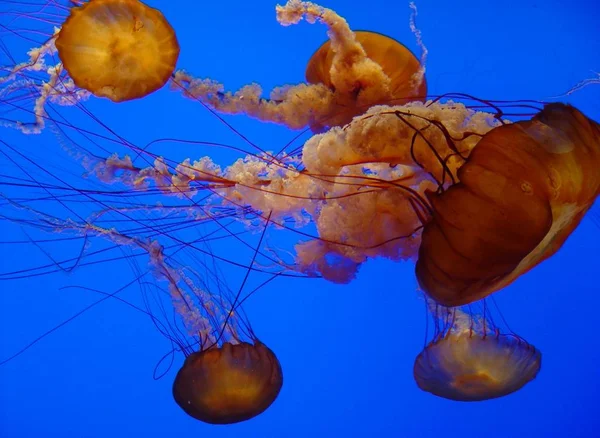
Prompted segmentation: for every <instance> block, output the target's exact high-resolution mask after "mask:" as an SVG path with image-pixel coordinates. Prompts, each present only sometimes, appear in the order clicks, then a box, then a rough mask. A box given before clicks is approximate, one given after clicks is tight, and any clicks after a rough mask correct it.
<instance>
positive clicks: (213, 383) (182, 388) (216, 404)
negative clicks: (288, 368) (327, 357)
mask: <svg viewBox="0 0 600 438" xmlns="http://www.w3.org/2000/svg"><path fill="white" fill-rule="evenodd" d="M282 385H283V374H282V371H281V365H280V364H279V361H278V360H277V357H276V356H275V354H274V353H273V352H272V351H271V350H270V349H269V348H268V347H267V346H266V345H264V344H262V343H261V342H260V341H258V340H256V341H255V342H254V344H250V343H247V342H241V343H238V344H231V343H229V342H226V343H224V344H223V345H222V346H221V347H216V346H214V347H211V348H208V349H206V350H201V351H198V352H196V353H192V354H191V355H189V356H188V357H187V358H186V360H185V363H184V365H183V367H182V368H181V369H180V370H179V372H178V373H177V377H176V378H175V382H174V383H173V397H174V398H175V401H176V402H177V404H178V405H179V406H180V407H181V409H183V410H184V411H185V412H186V413H187V414H189V415H190V416H192V417H194V418H196V419H198V420H200V421H204V422H205V423H211V424H231V423H238V422H240V421H245V420H248V419H250V418H253V417H255V416H257V415H258V414H260V413H261V412H263V411H264V410H265V409H267V408H268V407H269V406H270V405H271V404H272V403H273V401H275V399H276V398H277V395H278V394H279V391H280V390H281V386H282Z"/></svg>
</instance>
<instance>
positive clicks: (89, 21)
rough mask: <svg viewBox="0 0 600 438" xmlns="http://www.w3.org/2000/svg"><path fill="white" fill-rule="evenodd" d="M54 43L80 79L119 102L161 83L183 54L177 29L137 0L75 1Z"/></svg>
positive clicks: (95, 91)
mask: <svg viewBox="0 0 600 438" xmlns="http://www.w3.org/2000/svg"><path fill="white" fill-rule="evenodd" d="M55 44H56V49H57V50H58V55H59V57H60V59H61V61H62V63H63V67H64V69H65V70H66V71H67V72H68V73H69V75H70V76H71V78H72V79H73V82H74V83H75V85H77V86H78V87H80V88H83V89H85V90H88V91H90V92H91V93H93V94H94V95H96V96H99V97H107V98H109V99H111V100H113V101H115V102H122V101H126V100H131V99H137V98H140V97H144V96H146V95H148V94H150V93H152V92H154V91H156V90H158V89H159V88H161V87H162V86H163V85H164V84H165V83H166V82H167V81H168V79H169V78H170V76H171V74H172V73H173V71H174V70H175V63H176V62H177V58H178V56H179V43H178V42H177V38H176V36H175V31H174V30H173V28H172V27H171V25H170V24H169V23H168V22H167V20H166V19H165V17H164V16H163V14H162V13H161V12H160V11H158V10H157V9H154V8H151V7H149V6H147V5H145V4H144V3H142V2H140V1H138V0H94V1H89V2H86V3H83V4H82V5H81V6H80V7H74V8H73V9H72V10H71V14H70V15H69V17H68V18H67V20H66V21H65V23H64V24H63V26H62V28H61V30H60V32H59V34H58V37H57V38H56V42H55Z"/></svg>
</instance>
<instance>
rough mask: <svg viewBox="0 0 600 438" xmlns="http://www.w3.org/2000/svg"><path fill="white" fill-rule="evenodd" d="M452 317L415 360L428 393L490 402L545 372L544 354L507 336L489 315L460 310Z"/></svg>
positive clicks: (416, 375)
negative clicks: (477, 316)
mask: <svg viewBox="0 0 600 438" xmlns="http://www.w3.org/2000/svg"><path fill="white" fill-rule="evenodd" d="M436 307H438V309H439V308H440V307H441V306H436ZM448 316H449V318H448ZM446 318H447V321H449V325H448V326H447V328H446V329H445V330H442V332H440V333H438V334H437V335H436V336H435V337H434V339H433V341H432V342H430V343H429V344H428V345H427V346H426V347H425V349H424V350H423V351H422V352H421V353H419V355H418V356H417V358H416V359H415V364H414V368H413V375H414V378H415V381H416V382H417V385H418V386H419V388H420V389H422V390H423V391H426V392H429V393H432V394H434V395H437V396H439V397H443V398H446V399H450V400H456V401H483V400H489V399H493V398H498V397H503V396H505V395H508V394H511V393H513V392H515V391H518V390H519V389H521V388H522V387H523V386H525V385H526V384H527V383H529V382H530V381H531V380H533V379H534V378H535V377H536V375H537V374H538V372H539V371H540V367H541V360H542V355H541V353H540V351H539V350H537V349H536V348H535V347H534V346H533V345H530V344H528V343H527V342H526V341H525V340H523V339H522V338H520V337H518V336H516V335H514V334H501V333H500V331H499V330H497V329H494V328H493V326H492V325H491V322H489V321H486V320H485V316H484V317H482V318H481V319H479V318H475V319H473V318H470V317H469V316H468V315H467V314H466V313H464V312H463V311H461V310H460V309H458V308H457V309H451V310H450V309H448V313H447V314H446Z"/></svg>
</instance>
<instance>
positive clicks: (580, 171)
mask: <svg viewBox="0 0 600 438" xmlns="http://www.w3.org/2000/svg"><path fill="white" fill-rule="evenodd" d="M599 169H600V125H598V123H596V122H594V121H593V120H590V119H589V118H587V117H586V116H585V115H584V114H582V113H581V112H580V111H578V110H577V109H575V108H574V107H572V106H569V105H564V104H560V103H554V104H549V105H546V106H545V107H544V109H543V110H542V111H540V112H539V113H538V114H536V115H535V116H534V117H533V118H532V119H531V120H525V121H520V122H516V123H513V124H509V125H505V126H501V127H498V128H495V129H493V130H491V131H490V132H488V133H487V134H486V135H485V136H484V137H483V138H482V139H481V141H479V143H478V144H477V146H476V147H475V148H474V149H473V151H472V152H471V155H470V156H469V157H468V159H467V160H466V163H465V164H464V165H463V166H462V167H461V168H460V169H459V170H458V172H457V177H458V180H459V182H457V183H456V184H454V185H452V186H451V187H450V188H448V190H445V191H444V192H441V193H429V196H428V199H429V201H430V202H431V207H432V210H433V215H432V220H431V221H430V222H429V223H427V225H426V226H425V229H424V231H423V236H422V243H421V247H420V249H419V260H418V262H417V266H416V273H417V278H418V280H419V284H420V285H421V287H422V288H423V290H425V291H426V292H427V293H428V294H429V296H430V297H432V298H433V299H435V300H436V301H437V302H438V303H441V304H443V305H446V306H458V305H463V304H468V303H471V302H473V301H476V300H478V299H480V298H484V297H486V296H487V295H489V294H491V293H492V292H494V291H497V290H499V289H501V288H503V287H505V286H506V285H508V284H510V283H511V282H513V281H514V280H515V279H516V278H518V277H519V276H520V275H522V274H524V273H525V272H527V271H529V270H530V269H532V268H533V267H535V266H536V265H537V264H539V263H540V262H542V261H543V260H545V259H547V258H548V257H551V256H552V255H553V254H554V253H556V251H558V249H559V248H560V247H561V246H562V244H563V243H564V242H565V240H566V239H567V238H568V237H569V235H570V234H571V233H572V232H573V230H574V229H575V228H576V227H577V225H578V224H579V222H580V221H581V219H582V218H583V216H584V215H585V214H586V212H587V211H588V210H589V209H590V207H591V206H592V205H593V203H594V201H595V200H596V198H597V197H598V195H599V194H600V171H599Z"/></svg>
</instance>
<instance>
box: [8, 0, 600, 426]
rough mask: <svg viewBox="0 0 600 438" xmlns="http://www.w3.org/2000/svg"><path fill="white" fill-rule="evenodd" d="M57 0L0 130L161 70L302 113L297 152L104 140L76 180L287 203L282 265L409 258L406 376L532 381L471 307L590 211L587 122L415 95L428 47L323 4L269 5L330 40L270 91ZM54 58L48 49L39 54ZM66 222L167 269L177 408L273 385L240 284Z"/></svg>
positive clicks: (232, 407) (150, 79)
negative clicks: (301, 79) (413, 335)
mask: <svg viewBox="0 0 600 438" xmlns="http://www.w3.org/2000/svg"><path fill="white" fill-rule="evenodd" d="M64 11H65V16H66V19H65V20H64V22H63V23H62V24H61V26H60V27H59V28H57V29H56V31H55V32H54V33H53V34H52V35H50V36H49V39H48V40H47V42H46V43H45V44H44V45H42V46H41V47H38V48H36V49H34V50H32V51H30V52H29V55H30V59H29V60H28V61H25V62H23V63H21V64H15V65H13V66H11V67H10V69H8V70H5V74H4V76H3V77H2V78H1V79H0V80H1V81H2V82H1V83H0V85H1V86H2V89H0V93H1V94H0V96H2V102H3V105H19V104H21V102H19V101H17V99H14V100H11V99H10V95H11V93H13V92H14V91H15V90H17V89H19V88H20V87H22V86H23V85H22V84H24V83H27V81H28V79H27V78H28V76H27V75H28V72H34V71H35V72H40V71H42V72H45V73H47V79H46V80H45V81H43V82H40V83H38V84H31V83H28V84H27V86H28V87H34V88H35V93H34V95H35V104H34V106H33V108H32V109H31V111H30V113H31V114H32V116H33V118H34V121H33V122H30V123H25V122H24V121H20V120H19V121H14V123H12V126H14V127H16V128H18V129H20V130H21V131H23V132H24V133H37V132H40V131H41V130H42V129H43V128H44V127H45V125H46V124H47V123H49V122H50V121H51V118H50V117H48V115H47V112H46V109H45V108H46V106H47V105H50V104H55V105H67V106H77V105H79V104H80V102H81V101H83V100H84V99H87V98H89V97H90V96H91V95H93V96H96V97H100V98H108V99H110V100H112V101H114V102H116V103H118V102H123V101H128V100H132V99H140V98H144V97H145V96H147V95H148V94H150V93H153V92H155V91H156V90H158V89H160V88H162V87H163V86H164V85H165V84H167V83H170V86H171V88H172V89H173V90H176V91H179V92H181V93H182V94H183V95H184V96H186V97H188V98H190V99H194V100H196V101H198V102H200V103H201V104H202V105H203V106H205V107H206V108H208V109H209V110H210V111H214V112H215V113H216V114H244V115H248V116H250V117H253V118H257V119H259V120H261V121H267V122H273V123H278V124H282V125H285V126H287V127H289V128H290V129H304V128H309V129H310V130H311V131H312V133H313V135H312V137H310V139H308V140H307V141H306V142H305V144H304V145H303V147H302V150H301V151H300V150H297V151H295V152H293V153H290V152H288V153H281V154H271V153H267V152H260V153H257V154H249V155H248V156H246V157H244V158H243V159H240V160H238V161H237V162H235V163H234V164H232V165H230V166H229V167H226V168H224V169H221V167H219V166H218V165H217V164H216V163H214V162H213V161H212V160H211V158H210V157H203V158H201V159H198V160H196V161H193V162H192V161H190V160H189V159H188V160H185V161H183V162H181V163H179V164H178V165H172V164H169V163H167V162H166V161H165V160H164V159H162V158H160V157H157V158H156V159H155V160H154V162H153V163H150V165H149V166H146V167H139V166H136V165H135V164H134V161H133V160H132V159H131V157H130V156H129V155H124V156H119V155H117V154H114V155H111V156H108V157H104V158H101V159H98V157H95V159H94V160H88V161H86V163H87V166H88V176H89V177H93V178H97V179H98V180H99V181H102V182H104V183H111V184H121V185H123V186H127V187H130V188H132V189H143V188H147V187H154V188H156V189H157V190H158V191H160V193H163V194H165V195H168V196H176V197H179V198H180V199H184V200H186V199H190V200H191V199H192V198H193V197H195V196H197V195H198V193H199V192H200V190H199V189H202V191H203V192H208V193H209V196H207V197H206V198H205V199H203V201H202V210H201V211H200V212H199V211H196V212H195V214H196V217H197V218H198V219H209V218H210V217H211V216H212V215H216V214H218V212H219V211H221V210H219V209H222V208H224V207H229V208H231V209H234V210H235V211H237V212H238V214H237V215H234V216H235V217H236V219H237V220H238V221H240V222H243V223H245V225H246V226H248V227H252V226H256V218H258V219H259V223H260V226H264V227H267V226H280V227H284V226H285V221H286V220H289V219H290V218H291V219H292V220H294V221H295V222H296V225H297V226H298V227H300V228H301V227H302V226H303V225H306V223H307V222H310V223H311V224H312V225H313V226H315V227H316V230H317V233H318V235H317V236H310V234H309V233H306V234H305V236H307V237H308V240H304V241H302V242H299V243H298V244H297V245H296V246H295V255H294V263H292V264H289V263H287V264H285V263H283V262H281V264H280V266H283V267H284V268H285V269H287V270H290V271H294V272H297V273H300V274H303V275H307V276H321V277H323V278H325V279H327V280H330V281H334V282H338V283H346V282H349V281H351V280H352V279H353V277H354V276H355V275H356V272H357V270H358V268H359V267H360V265H361V264H362V263H363V262H365V261H366V260H367V259H369V258H374V257H387V258H390V259H393V260H414V261H415V262H416V265H415V273H416V278H417V281H418V284H419V288H420V292H422V294H423V299H424V301H425V303H426V305H427V308H428V311H429V313H430V316H431V317H432V318H433V319H434V321H435V332H434V335H433V337H432V338H431V339H430V341H429V342H428V343H427V344H426V346H425V348H424V349H423V351H422V352H421V353H420V354H419V355H418V356H417V358H416V360H415V363H414V378H415V381H416V383H417V385H418V386H419V388H421V389H422V390H424V391H427V392H430V393H432V394H434V395H437V396H440V397H444V398H447V399H451V400H461V401H480V400H486V399H491V398H496V397H501V396H504V395H507V394H510V393H512V392H514V391H517V390H519V389H520V388H522V387H523V386H524V385H526V384H527V383H528V382H530V381H531V380H532V379H534V378H535V376H536V375H537V373H538V372H539V370H540V366H541V353H540V351H539V350H537V349H536V348H535V347H534V346H533V345H531V344H529V343H528V342H526V341H525V340H524V339H522V338H521V337H519V336H518V335H516V334H514V333H512V332H510V333H504V332H501V331H500V330H499V329H498V327H497V326H496V325H495V324H494V323H493V321H492V320H491V319H490V318H489V317H488V315H487V314H486V313H485V312H483V313H473V312H470V311H469V310H467V309H469V308H471V307H470V305H472V304H474V303H477V302H480V303H481V302H483V301H481V300H485V299H486V297H489V296H490V295H491V294H493V293H495V292H497V291H499V290H501V289H502V288H504V287H506V286H507V285H509V284H510V283H512V282H513V281H514V280H515V279H517V278H518V277H519V276H521V275H522V274H524V273H526V272H527V271H529V270H530V269H532V268H534V267H535V266H537V265H538V264H539V263H541V262H542V261H544V260H545V259H547V258H549V257H551V256H552V255H553V254H555V253H556V252H557V251H558V250H559V248H560V247H561V246H562V245H563V243H564V242H565V240H566V239H567V238H568V237H569V235H570V234H571V233H572V232H573V230H574V229H575V228H576V227H577V226H578V224H579V223H580V221H581V220H582V218H583V217H584V215H585V214H586V212H587V211H588V210H589V209H590V207H591V206H592V204H593V203H594V201H595V199H596V198H597V197H598V195H599V194H600V171H598V170H599V169H600V125H599V124H598V123H596V122H595V121H593V120H591V119H589V118H588V117H586V116H585V115H584V114H582V113H581V112H580V111H578V110H577V109H576V108H574V107H572V106H570V105H567V104H562V103H550V104H546V105H543V107H542V108H539V107H536V106H533V105H531V106H523V108H522V109H523V110H524V111H525V112H528V114H525V115H526V116H527V117H525V116H523V117H521V120H519V121H513V122H511V121H509V120H508V119H506V117H505V114H504V113H503V110H502V106H501V105H500V104H494V103H492V102H484V101H477V100H476V99H474V98H470V99H467V100H468V101H470V102H472V103H473V105H471V106H469V105H465V104H463V103H460V102H457V101H456V100H460V99H461V98H464V97H466V96H460V95H448V96H442V97H437V98H431V97H430V98H428V95H427V85H426V78H425V65H424V61H425V59H424V58H425V54H426V52H425V51H424V53H423V56H421V58H420V59H419V58H417V57H416V56H415V55H413V53H411V51H409V50H408V49H407V48H406V47H404V46H403V45H402V44H400V43H399V42H397V41H395V40H393V39H391V38H389V37H387V36H384V35H382V34H378V33H375V32H368V31H360V32H353V31H352V30H351V29H350V28H349V26H348V23H347V22H346V21H345V20H344V19H343V18H342V17H340V16H338V15H337V14H336V13H335V12H334V11H332V10H330V9H327V8H324V7H321V6H318V5H316V4H313V3H310V2H302V1H299V0H290V1H288V2H287V4H285V5H284V6H277V20H278V21H279V22H280V23H281V24H282V25H285V26H287V25H291V24H295V23H298V22H299V21H300V20H302V19H305V20H306V21H308V22H310V23H315V22H318V23H322V24H324V25H325V26H326V27H327V29H328V36H329V40H328V41H327V42H325V43H324V44H323V45H322V46H321V47H320V48H318V50H317V51H316V52H315V53H314V55H313V56H312V57H311V58H310V60H309V62H308V66H307V68H306V83H301V84H298V85H292V86H286V87H281V88H276V89H274V90H273V91H272V92H271V94H270V96H269V97H268V98H264V97H262V90H261V89H260V87H259V86H257V85H248V86H246V87H243V88H241V89H240V90H238V91H237V92H227V91H225V90H224V87H223V85H221V84H220V83H218V82H216V81H213V80H209V79H198V78H194V77H193V76H192V75H191V74H189V73H187V72H184V71H176V63H177V60H178V56H179V52H180V49H179V45H178V42H177V38H176V34H175V30H174V29H173V28H172V27H171V25H170V24H169V22H168V21H167V20H166V18H165V17H164V16H163V14H162V13H161V12H160V11H158V10H157V9H154V8H151V7H149V6H147V5H145V4H144V3H142V2H140V1H138V0H89V1H87V2H83V1H82V2H75V4H74V5H73V6H72V7H65V8H64ZM412 24H413V25H414V23H412ZM415 32H416V33H417V36H419V35H418V31H417V30H415ZM54 55H57V56H58V58H59V60H58V62H57V63H55V64H53V65H48V64H47V62H48V61H49V60H52V59H55V58H53V57H54ZM452 99H454V100H452ZM482 108H483V109H486V110H488V111H482V110H481V109H482ZM4 124H9V123H7V122H6V121H5V122H4ZM248 209H251V211H252V212H253V213H254V216H253V220H247V215H246V214H245V213H244V212H247V211H248ZM307 218H308V219H307ZM55 225H56V224H55ZM67 228H70V229H72V230H73V231H78V232H81V233H86V235H91V236H98V237H101V238H104V239H108V240H109V241H112V242H115V243H118V244H119V245H129V246H133V247H136V248H138V249H141V250H143V251H145V252H147V254H148V256H149V258H150V264H151V266H152V267H153V272H154V275H155V277H156V278H157V279H159V280H160V281H163V282H166V284H168V291H169V294H170V298H171V301H172V305H173V307H174V309H175V311H176V312H177V313H178V315H179V316H180V318H181V320H182V321H183V324H184V326H185V328H186V330H187V331H188V333H189V334H190V336H191V337H192V338H193V339H194V340H195V344H196V345H197V346H198V348H196V349H194V348H193V345H194V344H191V343H188V344H184V343H183V342H182V343H181V344H180V345H179V346H180V349H181V351H182V352H183V353H184V354H185V356H186V359H185V362H184V364H183V366H182V368H181V369H180V370H179V372H178V373H177V376H176V378H175V381H174V383H173V396H174V399H175V401H176V402H177V404H178V405H179V406H180V407H181V408H182V409H183V410H184V411H185V412H186V413H187V414H189V415H190V416H192V417H194V418H196V419H198V420H201V421H203V422H207V423H213V424H229V423H235V422H239V421H244V420H248V419H250V418H253V417H255V416H257V415H258V414H260V413H261V412H263V411H265V410H266V409H267V408H268V407H269V406H270V405H271V404H272V403H273V402H274V401H275V399H276V398H277V396H278V394H279V392H280V389H281V387H282V384H283V374H282V368H281V365H280V363H279V361H278V359H277V357H276V355H275V354H274V352H273V351H272V350H271V349H269V348H268V347H267V346H266V345H265V344H263V343H262V342H260V340H259V339H258V338H257V337H256V336H255V335H254V333H253V332H252V329H251V328H250V325H249V323H248V322H247V320H246V319H245V317H244V316H243V312H241V308H240V305H241V303H240V300H239V297H237V296H236V297H234V296H228V295H226V294H224V293H223V292H217V291H211V290H208V289H205V288H202V287H199V286H197V285H196V284H194V281H193V280H194V278H193V276H191V275H190V274H189V273H188V271H187V270H184V269H179V268H177V267H175V266H173V265H172V264H171V263H170V262H169V260H168V258H167V257H166V256H165V253H164V248H163V247H162V246H161V245H160V244H159V243H158V242H157V241H149V240H147V239H141V238H136V237H135V236H129V235H126V234H124V233H120V232H119V231H117V230H115V229H112V228H111V229H108V228H102V227H100V226H98V225H96V224H94V223H93V221H88V222H85V223H79V224H78V223H76V222H75V221H72V220H70V221H68V222H67V221H65V222H64V224H63V227H62V228H61V229H62V230H63V231H64V230H65V229H67ZM484 308H485V307H484ZM194 350H195V351H194Z"/></svg>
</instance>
